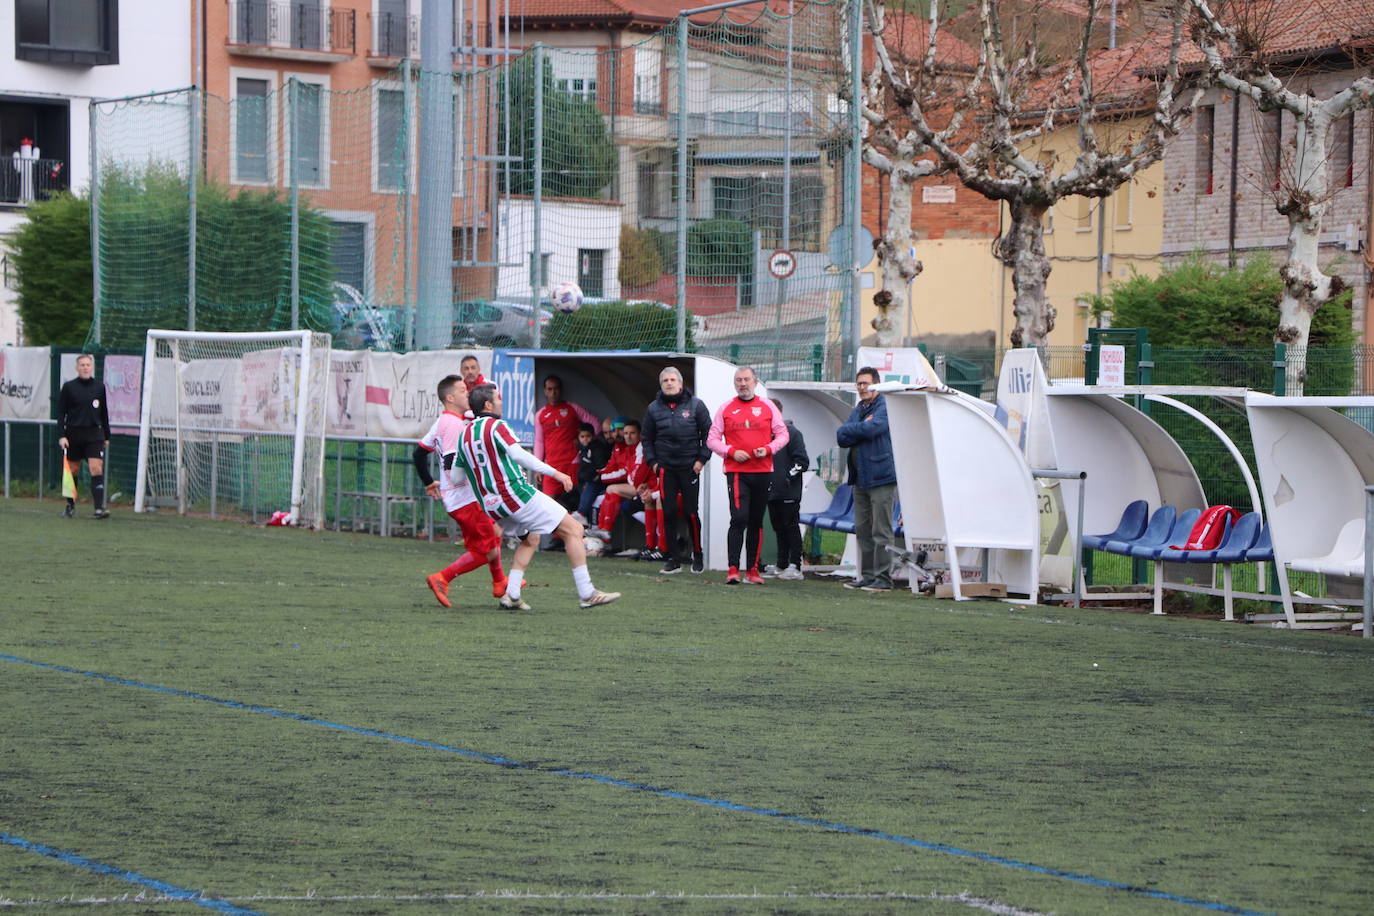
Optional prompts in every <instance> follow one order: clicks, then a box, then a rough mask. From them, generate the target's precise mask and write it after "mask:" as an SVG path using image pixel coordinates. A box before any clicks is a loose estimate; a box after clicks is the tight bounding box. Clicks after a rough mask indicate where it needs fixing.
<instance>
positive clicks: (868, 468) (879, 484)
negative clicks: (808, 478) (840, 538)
mask: <svg viewBox="0 0 1374 916" xmlns="http://www.w3.org/2000/svg"><path fill="white" fill-rule="evenodd" d="M876 384H878V370H877V369H874V368H872V367H869V366H865V367H864V368H862V369H860V370H859V371H858V372H857V373H856V374H855V379H854V386H855V387H856V388H857V389H858V391H859V403H858V404H856V405H855V406H854V409H853V410H852V411H850V414H849V419H848V420H846V421H845V422H844V424H843V425H841V426H840V428H839V429H838V430H837V431H836V433H835V441H836V442H838V443H839V444H840V446H841V447H843V448H847V449H849V483H850V485H851V486H853V487H854V536H855V537H857V538H858V540H859V576H858V578H857V579H855V580H854V581H853V582H846V583H845V586H844V587H845V588H861V589H863V590H864V591H866V592H888V591H891V590H892V554H891V553H889V552H888V550H887V548H888V547H889V546H895V545H896V538H894V537H893V534H892V508H893V505H894V503H895V502H896V500H897V466H896V464H895V463H894V462H893V460H892V436H891V435H890V434H889V433H888V429H887V401H886V399H885V398H884V397H883V396H882V395H881V394H879V393H878V392H877V391H876V390H875V389H874V387H873V386H874V385H876Z"/></svg>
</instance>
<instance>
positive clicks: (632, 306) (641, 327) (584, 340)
mask: <svg viewBox="0 0 1374 916" xmlns="http://www.w3.org/2000/svg"><path fill="white" fill-rule="evenodd" d="M686 343H687V351H688V352H692V351H693V350H695V349H696V342H695V340H694V339H693V337H692V325H691V321H690V320H689V321H688V323H687V337H686ZM543 346H544V347H545V348H547V349H550V350H567V351H574V350H643V351H646V352H653V351H667V352H671V351H674V350H676V349H677V310H676V309H671V308H663V307H662V306H660V305H655V304H653V303H651V302H635V303H630V302H600V303H597V304H595V305H584V306H583V307H582V308H580V309H578V310H577V311H576V312H572V313H571V314H567V313H563V312H555V313H554V315H553V319H552V320H551V321H550V322H549V325H548V328H547V329H546V330H545V332H544V336H543Z"/></svg>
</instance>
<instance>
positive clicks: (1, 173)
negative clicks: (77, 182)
mask: <svg viewBox="0 0 1374 916" xmlns="http://www.w3.org/2000/svg"><path fill="white" fill-rule="evenodd" d="M68 187H70V183H69V182H68V180H67V163H66V161H64V160H62V159H24V158H22V157H20V156H19V155H18V154H15V155H14V156H12V157H4V158H0V204H18V205H19V206H28V205H29V204H31V203H33V202H34V201H36V200H47V199H48V198H49V197H51V196H52V195H54V194H56V193H57V192H58V191H65V190H67V188H68Z"/></svg>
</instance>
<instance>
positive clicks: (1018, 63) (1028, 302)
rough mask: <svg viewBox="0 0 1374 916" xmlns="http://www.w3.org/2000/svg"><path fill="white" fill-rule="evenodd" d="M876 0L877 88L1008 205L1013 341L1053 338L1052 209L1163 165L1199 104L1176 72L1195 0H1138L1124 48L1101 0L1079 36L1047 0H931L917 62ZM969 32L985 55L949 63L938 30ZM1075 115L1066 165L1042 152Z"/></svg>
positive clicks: (1003, 249) (931, 144)
mask: <svg viewBox="0 0 1374 916" xmlns="http://www.w3.org/2000/svg"><path fill="white" fill-rule="evenodd" d="M866 2H867V3H868V4H869V9H870V13H869V16H868V22H869V31H870V34H871V35H872V37H873V43H874V52H875V58H876V61H877V65H876V66H877V68H878V70H879V71H880V72H879V73H878V74H877V75H876V77H874V78H870V85H871V86H872V85H873V83H874V79H875V78H876V79H877V80H878V81H879V82H880V84H881V85H883V86H884V87H885V88H886V89H887V90H888V92H889V93H890V95H891V98H892V100H893V103H894V104H895V106H896V107H897V109H898V110H899V111H900V115H901V117H902V118H903V119H904V120H905V122H906V123H908V124H909V125H910V130H911V133H912V134H913V136H914V139H915V140H916V141H919V142H920V143H921V144H923V145H924V146H925V147H927V148H928V149H929V151H930V155H931V157H932V158H933V159H934V160H935V162H936V163H937V165H938V167H939V168H941V169H944V170H948V171H949V172H952V173H953V174H955V175H956V176H958V178H959V180H960V181H961V182H962V183H963V185H964V186H965V187H968V188H970V189H971V190H974V191H977V192H978V193H979V194H982V195H983V196H985V197H988V198H990V199H992V200H997V201H1003V202H1005V204H1006V205H1007V209H1008V213H1009V219H1010V223H1009V225H1008V227H1007V228H1006V230H1005V231H1004V233H1003V235H1002V236H1001V238H1000V239H999V240H998V242H997V245H996V249H995V251H996V254H997V256H998V258H999V259H1000V260H1001V261H1002V262H1003V263H1004V264H1005V265H1007V266H1008V267H1009V268H1010V269H1011V272H1012V287H1013V289H1014V291H1015V298H1014V304H1013V312H1014V316H1015V327H1014V328H1013V329H1012V331H1011V335H1010V338H1011V343H1012V345H1013V346H1022V345H1026V346H1039V345H1042V344H1044V343H1046V341H1047V338H1048V335H1049V333H1050V331H1051V330H1053V328H1054V319H1055V309H1054V307H1053V306H1052V305H1051V304H1050V302H1049V301H1048V297H1047V294H1046V285H1045V281H1046V279H1047V278H1048V277H1049V274H1050V261H1049V258H1048V256H1047V255H1046V252H1045V243H1044V231H1045V226H1044V222H1045V214H1046V213H1047V211H1048V210H1049V209H1050V207H1052V206H1053V205H1054V204H1055V203H1057V202H1058V201H1060V200H1062V199H1064V198H1066V197H1069V196H1071V195H1078V196H1083V197H1088V198H1105V197H1108V196H1110V195H1111V194H1112V192H1113V191H1115V190H1116V189H1117V188H1118V187H1120V186H1121V185H1122V184H1124V183H1125V182H1127V181H1130V180H1131V178H1132V177H1134V176H1135V175H1136V174H1137V173H1138V172H1140V171H1141V170H1142V169H1145V168H1147V167H1149V166H1150V165H1152V164H1154V163H1155V162H1157V161H1158V160H1159V159H1160V157H1161V156H1162V155H1163V153H1164V147H1165V144H1166V143H1167V142H1168V141H1169V140H1170V139H1172V138H1173V137H1174V136H1176V135H1177V134H1178V132H1179V130H1180V128H1181V126H1182V125H1183V123H1184V122H1185V121H1186V119H1187V118H1188V117H1189V116H1190V115H1191V114H1192V111H1193V108H1194V107H1195V105H1196V104H1197V100H1198V98H1199V96H1200V94H1201V92H1200V90H1198V89H1196V88H1194V89H1190V90H1188V91H1184V92H1180V79H1179V58H1180V52H1181V49H1182V48H1183V47H1184V24H1185V21H1186V18H1187V14H1188V11H1189V5H1188V4H1189V0H1166V2H1164V3H1162V4H1155V5H1153V6H1157V7H1158V8H1159V12H1158V13H1157V14H1155V15H1154V16H1152V17H1151V18H1149V19H1146V18H1145V12H1144V11H1145V10H1146V9H1147V8H1149V7H1147V5H1145V4H1142V6H1141V12H1140V14H1139V15H1138V16H1137V18H1136V20H1135V22H1136V25H1137V27H1138V31H1137V33H1136V35H1135V36H1134V37H1133V38H1132V40H1131V41H1130V42H1128V43H1126V44H1123V45H1121V46H1120V47H1109V46H1110V45H1113V44H1115V42H1114V38H1115V20H1111V19H1109V17H1108V16H1107V15H1106V13H1105V11H1104V4H1103V2H1102V0H1086V3H1085V4H1084V5H1083V6H1082V7H1081V14H1082V15H1081V24H1080V27H1079V29H1078V32H1077V35H1076V36H1075V37H1074V38H1072V39H1070V40H1067V41H1064V40H1062V35H1063V32H1062V30H1060V29H1051V28H1049V23H1050V22H1051V21H1052V19H1051V17H1049V16H1048V14H1047V13H1046V11H1047V10H1049V9H1050V4H1048V3H1046V4H1043V5H1042V4H1040V3H1037V2H1036V0H1027V2H1020V3H1016V7H1017V9H1018V11H1020V12H1023V13H1025V14H1027V15H1023V16H1013V15H1012V14H1011V7H1012V3H1011V2H1007V3H1005V4H1004V0H978V3H977V6H976V8H974V9H970V10H969V12H968V13H967V14H965V15H964V16H961V17H956V18H955V19H954V20H951V22H950V23H948V24H947V23H945V22H943V21H942V20H941V18H940V6H939V0H931V6H930V18H929V37H928V41H927V50H926V54H925V56H924V57H923V59H922V60H921V61H920V62H919V63H918V64H915V65H904V64H902V63H901V62H900V61H899V60H898V58H897V57H895V56H894V55H892V54H891V53H889V51H888V49H887V46H886V41H885V36H884V35H883V33H882V30H881V28H880V27H879V25H880V24H881V23H882V21H883V16H882V14H881V12H880V11H881V9H882V7H883V5H884V3H885V0H866ZM1004 6H1005V8H1004ZM1063 8H1064V6H1063V5H1059V6H1057V7H1055V9H1057V10H1062V9H1063ZM1042 14H1045V15H1044V16H1043V18H1044V21H1045V22H1046V24H1047V27H1046V30H1045V31H1044V32H1043V33H1042V32H1041V30H1040V27H1039V23H1040V22H1041V20H1042ZM1022 23H1029V25H1022ZM960 32H962V33H963V34H966V35H969V36H970V38H969V40H970V43H971V44H974V45H975V46H976V48H977V58H976V61H975V62H974V64H973V65H972V66H971V67H968V68H966V69H950V68H944V69H942V68H941V67H940V66H939V62H940V45H941V36H942V34H949V35H953V36H955V37H958V36H959V34H960ZM1109 36H1110V37H1109ZM1104 39H1105V40H1104ZM872 93H873V90H872V89H870V95H872ZM1142 114H1145V115H1148V120H1147V122H1146V123H1145V125H1144V127H1142V128H1140V129H1138V130H1136V131H1132V132H1125V133H1124V134H1121V133H1119V132H1116V131H1112V130H1109V129H1108V127H1109V126H1110V125H1111V124H1113V123H1116V122H1120V121H1121V120H1122V119H1123V118H1125V117H1128V116H1129V117H1139V116H1140V115H1142ZM1070 126H1072V129H1073V130H1074V131H1075V134H1074V136H1075V138H1076V141H1077V143H1076V151H1075V153H1074V155H1073V156H1072V158H1071V159H1069V160H1068V161H1065V162H1063V163H1062V164H1061V163H1060V162H1058V161H1056V160H1055V159H1053V158H1049V157H1046V156H1044V155H1042V154H1041V150H1040V147H1041V145H1042V144H1043V140H1044V138H1046V137H1048V136H1049V135H1050V134H1051V133H1053V132H1055V131H1056V130H1060V129H1069V127H1070ZM893 222H896V219H895V213H894V219H893Z"/></svg>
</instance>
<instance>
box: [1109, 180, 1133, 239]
mask: <svg viewBox="0 0 1374 916" xmlns="http://www.w3.org/2000/svg"><path fill="white" fill-rule="evenodd" d="M1112 206H1113V209H1115V211H1116V216H1115V219H1116V224H1115V225H1116V230H1117V231H1118V232H1124V231H1126V230H1128V229H1130V228H1131V224H1132V222H1133V220H1134V219H1135V182H1134V181H1128V182H1126V183H1125V184H1123V185H1122V186H1121V187H1119V188H1117V189H1116V193H1115V194H1113V195H1112Z"/></svg>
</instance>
